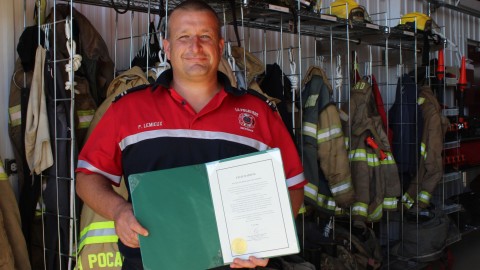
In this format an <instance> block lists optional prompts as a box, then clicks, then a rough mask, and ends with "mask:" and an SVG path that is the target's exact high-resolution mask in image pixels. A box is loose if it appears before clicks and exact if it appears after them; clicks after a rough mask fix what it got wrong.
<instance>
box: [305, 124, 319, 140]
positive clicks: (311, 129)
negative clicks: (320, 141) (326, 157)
mask: <svg viewBox="0 0 480 270" xmlns="http://www.w3.org/2000/svg"><path fill="white" fill-rule="evenodd" d="M303 135H306V136H310V137H313V138H314V139H316V137H317V125H315V124H312V123H308V122H304V123H303Z"/></svg>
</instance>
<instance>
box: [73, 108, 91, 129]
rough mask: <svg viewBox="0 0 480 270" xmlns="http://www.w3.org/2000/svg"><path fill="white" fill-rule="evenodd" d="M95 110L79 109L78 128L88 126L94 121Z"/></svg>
mask: <svg viewBox="0 0 480 270" xmlns="http://www.w3.org/2000/svg"><path fill="white" fill-rule="evenodd" d="M94 114H95V110H78V111H77V115H78V121H79V123H78V128H88V127H89V126H90V123H91V122H92V119H93V115H94Z"/></svg>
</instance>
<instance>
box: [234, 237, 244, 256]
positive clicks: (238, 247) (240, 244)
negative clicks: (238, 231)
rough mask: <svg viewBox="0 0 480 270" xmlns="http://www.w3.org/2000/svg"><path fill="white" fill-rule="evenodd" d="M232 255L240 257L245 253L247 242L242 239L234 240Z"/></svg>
mask: <svg viewBox="0 0 480 270" xmlns="http://www.w3.org/2000/svg"><path fill="white" fill-rule="evenodd" d="M232 251H233V253H235V254H237V255H240V254H243V253H245V252H247V241H245V239H243V238H235V239H233V241H232Z"/></svg>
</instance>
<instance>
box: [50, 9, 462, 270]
mask: <svg viewBox="0 0 480 270" xmlns="http://www.w3.org/2000/svg"><path fill="white" fill-rule="evenodd" d="M61 1H63V0H61ZM65 2H69V3H81V4H88V5H95V6H103V7H112V5H111V3H112V1H110V0H71V1H65ZM176 2H177V1H168V0H167V1H150V0H149V1H145V0H135V1H133V0H130V1H128V0H114V3H115V6H116V8H118V9H121V10H126V9H128V10H131V11H138V12H146V13H157V14H158V13H159V12H164V8H165V9H171V7H172V6H174V5H175V4H176ZM208 2H209V3H211V5H212V6H213V7H214V8H215V9H216V10H217V11H218V13H221V14H222V15H223V16H221V17H223V18H225V23H226V24H229V25H231V24H233V23H234V22H232V21H231V17H230V16H229V14H228V13H229V12H228V11H226V10H227V9H228V8H227V7H226V3H225V2H222V1H208ZM236 7H237V8H238V10H240V14H239V15H240V16H239V19H238V20H237V21H236V22H235V23H236V24H237V25H238V26H241V27H242V28H244V29H245V28H250V29H258V30H262V31H273V32H279V33H282V34H283V33H285V34H291V35H296V40H294V41H293V42H292V44H290V45H289V46H284V45H283V43H281V44H280V46H279V47H280V48H279V49H280V51H282V52H283V51H285V50H288V49H291V48H293V49H295V50H296V51H297V53H298V56H297V59H298V61H299V71H298V72H296V73H292V74H290V75H293V76H297V77H298V78H299V81H301V78H303V75H304V74H303V73H302V72H303V67H304V66H305V65H306V63H308V62H309V61H310V59H314V60H313V61H315V62H317V60H318V57H319V56H320V55H317V50H316V49H315V52H314V55H304V52H303V50H302V49H301V48H302V40H303V39H304V38H310V39H313V40H314V42H315V44H317V41H318V42H325V43H329V46H327V47H329V48H328V49H329V51H330V52H332V51H333V47H334V46H335V45H334V43H335V42H337V43H342V45H343V46H345V47H346V51H347V52H350V46H364V47H368V48H371V47H378V48H381V49H383V50H384V60H383V63H381V64H378V65H377V64H375V63H374V61H373V60H372V58H373V56H372V53H371V49H370V50H369V53H368V57H366V58H367V61H364V64H365V65H366V66H369V67H368V68H369V69H370V71H371V70H372V69H373V68H376V69H379V70H380V69H381V70H382V72H384V74H385V76H384V77H385V78H384V81H383V82H379V83H378V84H379V85H381V86H384V87H386V88H387V89H390V88H392V87H393V86H394V85H395V84H396V81H394V82H392V81H391V80H390V79H389V76H390V75H391V73H392V71H391V70H392V69H394V68H397V69H400V70H403V69H404V68H405V67H404V63H403V62H402V61H403V60H402V58H400V62H399V63H390V61H389V56H388V54H389V50H400V51H402V50H407V51H413V52H414V60H413V62H414V63H413V65H414V66H416V65H417V56H416V53H417V52H419V51H421V50H422V42H420V41H421V40H423V38H424V36H423V35H424V34H425V33H421V32H417V31H415V30H413V31H412V30H410V31H409V30H403V29H398V28H393V27H388V26H385V25H379V24H375V23H360V22H352V21H349V20H345V19H341V18H337V17H335V16H332V15H328V14H326V13H324V12H322V13H315V12H312V11H307V10H305V9H302V8H301V7H300V4H298V6H297V9H296V10H295V12H292V10H291V9H290V8H289V7H282V6H276V5H271V4H268V3H265V2H263V1H248V0H242V1H236ZM323 11H325V10H323ZM227 17H228V18H230V19H227ZM390 20H395V19H390ZM292 25H297V27H298V28H297V30H298V31H297V32H296V31H294V29H292ZM247 39H248V37H245V34H244V36H243V42H244V43H246V44H248V43H247V42H248V40H247ZM430 42H431V45H432V46H438V44H437V42H438V41H437V40H434V39H432V38H430ZM264 43H266V41H264ZM265 47H266V45H265ZM266 53H267V50H264V51H263V54H264V55H266ZM343 57H344V59H346V60H343V61H344V62H346V64H345V66H346V68H344V73H343V74H344V76H342V77H341V78H338V77H337V76H336V75H335V74H334V70H335V68H334V65H335V64H334V62H335V59H334V58H335V56H334V55H332V54H330V56H329V59H328V60H326V61H325V62H326V63H328V62H329V63H330V66H329V67H326V70H328V71H329V74H330V76H329V77H330V80H331V81H332V82H333V85H335V84H336V83H335V81H337V80H342V81H343V82H342V89H341V91H340V93H339V94H338V96H336V97H335V98H336V100H335V101H336V102H338V103H339V106H340V103H342V102H348V92H349V89H350V88H351V87H350V86H351V85H350V77H349V76H350V75H349V72H348V70H349V68H350V66H351V61H352V59H351V57H350V53H347V54H346V55H343ZM58 60H60V59H58ZM302 61H305V62H304V63H303V64H302ZM282 62H285V63H286V62H287V61H284V60H283V54H282ZM73 101H74V99H73V96H72V99H71V104H73V103H74V102H73ZM293 102H295V103H297V105H298V102H299V101H297V100H294V101H293ZM72 106H73V105H72ZM71 110H72V111H73V107H72V108H71ZM455 110H457V111H455ZM444 113H445V114H448V115H450V116H454V115H456V114H458V109H450V110H445V111H444ZM293 117H295V116H293ZM292 128H295V127H292ZM58 140H63V141H71V142H73V141H75V136H74V134H71V137H69V138H58ZM458 146H459V142H448V143H445V148H449V147H453V148H455V147H458ZM73 152H74V151H73V149H72V153H73ZM72 160H74V158H73V156H72ZM73 166H74V164H73V163H72V168H71V169H72V171H73ZM459 179H461V173H450V174H446V175H445V176H444V180H443V185H442V186H443V187H445V184H448V183H452V182H456V181H458V180H459ZM63 180H68V181H72V182H73V180H74V175H73V174H72V175H71V177H70V178H68V179H62V181H63ZM71 192H74V189H73V188H72V189H71ZM73 208H75V205H73ZM458 210H460V209H458V206H454V207H445V211H449V212H454V211H458ZM70 219H71V220H72V221H73V223H72V230H73V232H74V233H73V235H76V234H77V233H78V231H77V228H76V225H75V223H76V222H77V220H76V217H74V216H72V217H70ZM391 221H395V220H394V219H392V220H390V217H387V222H391ZM387 237H389V235H387ZM458 240H459V239H452V240H450V243H453V242H455V241H458ZM387 241H388V239H387ZM73 246H74V245H73ZM63 255H67V254H63ZM67 256H69V258H70V260H72V259H75V252H74V251H73V250H71V251H70V253H69V254H68V255H67ZM401 261H402V259H400V260H396V261H390V260H389V259H388V260H387V261H386V262H385V267H386V269H390V267H391V266H393V264H395V263H398V262H401ZM404 262H405V265H406V266H407V268H406V269H418V267H419V265H418V264H417V263H415V262H411V261H409V260H404ZM416 267H417V268H416ZM392 269H393V267H392Z"/></svg>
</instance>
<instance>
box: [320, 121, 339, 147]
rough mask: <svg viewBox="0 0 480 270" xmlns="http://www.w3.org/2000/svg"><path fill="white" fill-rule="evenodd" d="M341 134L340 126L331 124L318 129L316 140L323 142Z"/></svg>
mask: <svg viewBox="0 0 480 270" xmlns="http://www.w3.org/2000/svg"><path fill="white" fill-rule="evenodd" d="M342 135H343V132H342V127H341V126H338V125H332V126H331V127H329V128H324V129H321V130H319V131H318V135H317V142H318V143H323V142H327V141H330V140H332V139H335V138H338V137H340V136H342Z"/></svg>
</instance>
